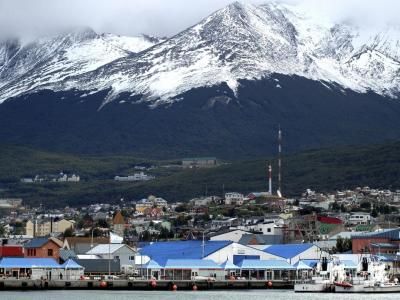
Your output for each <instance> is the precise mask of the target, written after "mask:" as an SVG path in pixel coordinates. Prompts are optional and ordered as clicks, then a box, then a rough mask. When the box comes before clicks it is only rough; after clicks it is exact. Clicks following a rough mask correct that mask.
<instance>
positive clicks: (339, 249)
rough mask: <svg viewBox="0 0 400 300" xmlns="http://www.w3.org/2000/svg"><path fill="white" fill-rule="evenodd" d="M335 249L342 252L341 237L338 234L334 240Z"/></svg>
mask: <svg viewBox="0 0 400 300" xmlns="http://www.w3.org/2000/svg"><path fill="white" fill-rule="evenodd" d="M336 251H337V252H339V253H342V252H343V239H342V237H340V236H339V237H338V238H337V240H336Z"/></svg>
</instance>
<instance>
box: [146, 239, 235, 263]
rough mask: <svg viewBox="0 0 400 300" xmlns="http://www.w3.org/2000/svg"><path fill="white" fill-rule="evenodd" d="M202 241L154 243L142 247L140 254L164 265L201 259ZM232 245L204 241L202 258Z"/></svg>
mask: <svg viewBox="0 0 400 300" xmlns="http://www.w3.org/2000/svg"><path fill="white" fill-rule="evenodd" d="M202 243H203V242H202V241H177V242H156V243H153V244H150V245H148V246H145V247H143V248H142V249H141V250H140V254H142V255H146V256H148V257H150V258H151V259H152V260H155V261H157V262H158V263H161V264H164V263H165V262H166V261H167V260H168V259H202V258H203V246H202ZM230 244H232V242H231V241H206V242H205V243H204V257H207V256H208V255H210V254H211V253H214V252H216V251H218V250H220V249H222V248H225V247H226V246H228V245H230Z"/></svg>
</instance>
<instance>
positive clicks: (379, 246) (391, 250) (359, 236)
mask: <svg viewBox="0 0 400 300" xmlns="http://www.w3.org/2000/svg"><path fill="white" fill-rule="evenodd" d="M351 242H352V251H353V253H354V254H363V253H371V254H396V253H397V252H399V248H400V229H399V228H395V229H383V230H379V231H376V232H367V233H354V234H353V235H352V236H351Z"/></svg>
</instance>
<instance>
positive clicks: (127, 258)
mask: <svg viewBox="0 0 400 300" xmlns="http://www.w3.org/2000/svg"><path fill="white" fill-rule="evenodd" d="M86 254H88V255H96V256H98V257H99V258H101V259H118V260H119V261H120V266H121V272H123V273H129V272H131V271H132V269H133V267H134V265H135V256H136V254H137V252H136V251H135V250H134V249H133V248H131V247H130V246H128V245H125V244H101V245H97V246H96V247H94V248H93V249H91V250H89V251H88V252H87V253H86Z"/></svg>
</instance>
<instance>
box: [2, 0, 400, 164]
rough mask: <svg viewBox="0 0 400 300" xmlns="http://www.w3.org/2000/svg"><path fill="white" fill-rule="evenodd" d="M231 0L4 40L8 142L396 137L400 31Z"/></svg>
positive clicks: (112, 145) (165, 153) (77, 147)
mask: <svg viewBox="0 0 400 300" xmlns="http://www.w3.org/2000/svg"><path fill="white" fill-rule="evenodd" d="M399 32H400V31H399V29H398V28H396V27H393V26H391V27H390V26H388V27H383V28H374V30H366V29H365V28H359V27H357V26H356V25H355V24H352V23H351V22H343V23H339V24H335V23H331V22H328V21H321V20H320V19H316V18H314V17H313V16H309V15H308V13H307V12H304V11H302V10H301V8H299V7H296V6H289V5H281V4H280V5H278V4H265V5H259V6H254V5H248V4H241V3H237V2H236V3H233V4H231V5H229V6H227V7H225V8H223V9H221V10H219V11H217V12H215V13H213V14H212V15H210V16H209V17H207V18H205V19H204V20H202V21H201V22H200V23H198V24H196V25H194V26H193V27H190V28H188V29H187V30H184V31H183V32H181V33H178V34H177V35H175V36H173V37H170V38H167V39H164V40H159V39H156V38H151V37H147V36H141V37H134V38H128V37H118V36H114V35H109V34H97V33H95V32H94V31H93V30H90V29H88V28H83V29H78V30H75V31H72V32H68V33H64V34H60V35H58V36H55V37H43V38H40V39H38V40H35V41H33V42H30V43H23V42H21V41H18V40H8V41H5V42H2V43H1V44H0V102H2V104H0V140H2V141H4V142H9V143H17V144H29V145H34V146H35V147H41V148H47V149H52V150H57V151H72V152H84V153H93V152H96V153H128V152H129V153H132V152H134V153H136V154H138V155H141V156H146V157H156V158H167V157H168V158H170V157H173V158H176V157H180V156H192V155H195V156H199V155H207V156H209V155H211V156H215V155H216V156H219V157H227V158H237V157H253V156H254V155H266V154H272V153H275V152H276V130H277V128H278V124H281V126H282V128H284V132H285V142H286V144H285V151H298V150H300V149H307V148H312V147H320V146H329V145H338V144H356V143H370V142H377V141H382V140H386V139H399V138H400V130H399V128H400V118H399V117H398V116H399V113H400V102H399V101H398V95H399V88H400V82H399V78H400V52H399V51H400V50H399V49H400V47H399V41H400V38H399V36H400V34H399Z"/></svg>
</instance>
